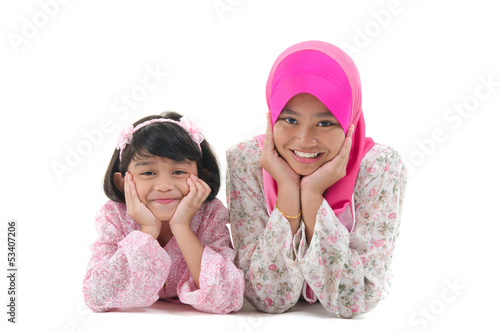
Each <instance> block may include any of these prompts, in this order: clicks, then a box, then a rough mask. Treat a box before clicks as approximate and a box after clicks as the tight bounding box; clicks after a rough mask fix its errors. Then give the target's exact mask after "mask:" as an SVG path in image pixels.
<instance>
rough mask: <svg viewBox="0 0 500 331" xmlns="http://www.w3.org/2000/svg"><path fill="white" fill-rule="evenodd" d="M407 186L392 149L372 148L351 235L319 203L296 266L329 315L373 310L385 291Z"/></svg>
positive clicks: (362, 175)
mask: <svg viewBox="0 0 500 331" xmlns="http://www.w3.org/2000/svg"><path fill="white" fill-rule="evenodd" d="M405 186H406V170H405V168H404V165H403V162H402V160H401V158H400V157H399V155H398V154H397V152H396V151H394V150H392V149H391V148H390V147H387V146H383V145H376V146H374V147H373V148H372V150H371V151H370V152H369V153H368V154H367V155H366V156H365V159H364V160H363V162H362V164H361V169H360V172H359V174H358V179H357V182H356V187H355V190H354V201H355V215H356V223H355V226H354V229H353V231H352V232H351V233H350V234H349V233H348V231H347V229H346V228H345V227H344V226H343V225H342V223H340V221H339V220H338V219H337V217H336V216H335V214H334V213H333V211H332V209H331V208H330V206H329V205H328V204H327V203H326V201H325V200H323V203H322V205H321V207H320V208H319V210H318V212H317V216H316V226H315V229H314V234H313V237H312V240H311V243H310V245H309V247H307V245H304V243H303V242H302V243H301V245H299V247H300V248H299V255H298V256H299V261H300V268H301V270H302V272H303V274H304V277H305V280H306V282H307V284H308V285H309V286H310V288H311V289H312V291H313V292H314V294H315V296H316V297H317V298H318V299H319V301H320V302H321V304H322V305H323V306H324V307H325V309H327V310H328V311H329V312H330V313H332V314H333V315H335V316H337V317H344V318H350V317H353V316H356V315H360V314H363V313H366V312H368V311H370V310H371V309H373V308H374V307H375V306H376V305H377V303H378V302H379V301H380V299H381V298H382V295H383V293H384V291H385V289H386V287H387V285H388V284H387V279H388V277H389V274H390V264H391V259H392V256H393V251H394V246H395V240H396V238H397V236H398V234H399V224H400V217H401V210H402V203H403V199H404V191H405Z"/></svg>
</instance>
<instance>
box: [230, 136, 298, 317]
mask: <svg viewBox="0 0 500 331" xmlns="http://www.w3.org/2000/svg"><path fill="white" fill-rule="evenodd" d="M259 156H260V148H259V146H258V143H257V141H256V140H253V139H252V140H249V141H247V142H244V143H240V144H238V145H237V146H235V147H233V148H231V149H229V150H228V152H227V177H226V184H227V189H226V192H227V195H228V205H229V213H230V219H231V234H232V237H233V242H234V246H235V250H236V265H237V266H238V267H239V268H240V269H242V270H243V273H244V275H245V285H246V287H245V288H246V289H245V296H246V298H247V300H248V301H249V302H250V303H251V304H252V305H253V306H254V307H256V308H257V309H259V310H262V311H266V312H270V313H280V312H283V311H285V310H287V309H289V308H291V307H293V306H294V305H295V304H296V302H297V301H298V299H299V297H300V292H301V289H302V285H303V283H304V278H303V276H302V273H301V271H300V267H299V263H298V261H297V260H294V250H295V249H296V246H297V245H298V242H299V240H300V234H301V233H302V231H298V232H297V234H296V235H295V237H292V232H291V229H290V225H289V222H288V220H286V218H285V217H284V216H283V215H281V214H280V213H279V212H277V211H273V212H272V213H271V215H270V216H269V215H268V212H267V209H266V202H265V200H264V199H265V198H264V192H263V189H262V185H261V184H260V183H262V169H261V167H260V165H259Z"/></svg>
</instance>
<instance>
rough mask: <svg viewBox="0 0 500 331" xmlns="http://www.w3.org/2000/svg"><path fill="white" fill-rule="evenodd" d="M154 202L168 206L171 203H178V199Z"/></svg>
mask: <svg viewBox="0 0 500 331" xmlns="http://www.w3.org/2000/svg"><path fill="white" fill-rule="evenodd" d="M154 201H155V202H157V203H160V204H162V205H167V204H169V203H172V202H174V201H176V199H156V200H154Z"/></svg>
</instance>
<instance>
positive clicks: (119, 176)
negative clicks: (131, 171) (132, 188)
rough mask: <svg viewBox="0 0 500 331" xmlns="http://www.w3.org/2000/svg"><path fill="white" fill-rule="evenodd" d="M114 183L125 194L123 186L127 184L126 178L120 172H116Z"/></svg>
mask: <svg viewBox="0 0 500 331" xmlns="http://www.w3.org/2000/svg"><path fill="white" fill-rule="evenodd" d="M113 183H115V186H116V187H117V188H118V189H119V190H120V192H123V185H124V184H125V178H124V177H123V176H122V174H121V173H120V172H115V174H114V175H113Z"/></svg>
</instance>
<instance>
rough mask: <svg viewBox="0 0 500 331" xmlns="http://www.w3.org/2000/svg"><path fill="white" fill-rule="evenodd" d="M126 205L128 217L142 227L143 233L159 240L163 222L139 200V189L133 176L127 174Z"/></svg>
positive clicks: (125, 186)
mask: <svg viewBox="0 0 500 331" xmlns="http://www.w3.org/2000/svg"><path fill="white" fill-rule="evenodd" d="M123 188H124V191H125V203H126V205H127V215H128V216H130V217H132V218H133V219H134V221H136V222H137V224H139V225H140V226H141V231H142V232H144V233H147V234H150V235H151V236H152V237H153V238H155V239H157V238H158V236H159V235H160V230H161V221H160V220H159V219H157V218H156V216H155V215H153V213H152V212H151V210H149V208H148V207H146V205H144V204H143V203H142V202H141V200H140V199H139V194H137V189H136V187H135V183H134V180H133V177H132V174H131V173H129V172H127V173H126V175H125V185H123Z"/></svg>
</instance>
